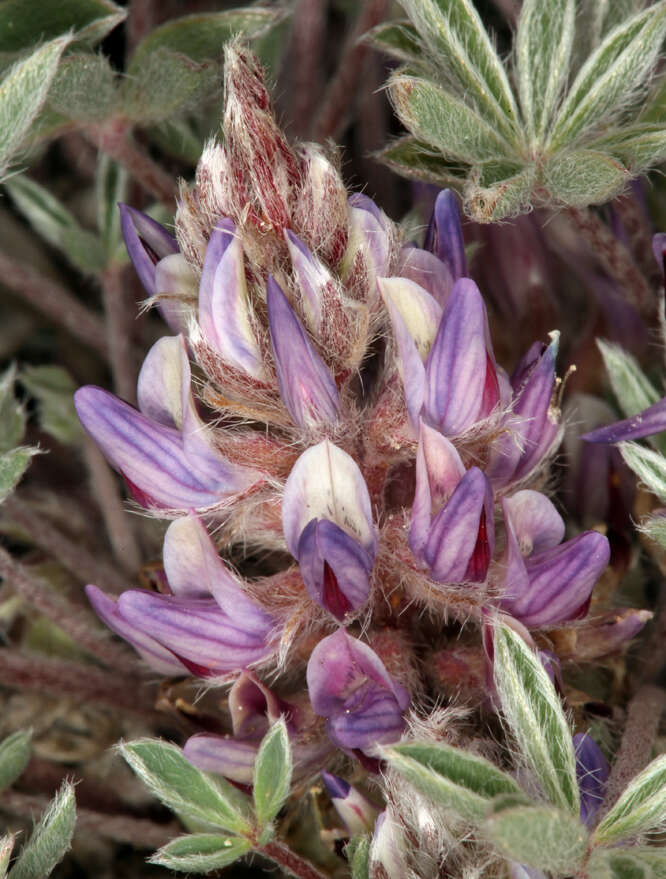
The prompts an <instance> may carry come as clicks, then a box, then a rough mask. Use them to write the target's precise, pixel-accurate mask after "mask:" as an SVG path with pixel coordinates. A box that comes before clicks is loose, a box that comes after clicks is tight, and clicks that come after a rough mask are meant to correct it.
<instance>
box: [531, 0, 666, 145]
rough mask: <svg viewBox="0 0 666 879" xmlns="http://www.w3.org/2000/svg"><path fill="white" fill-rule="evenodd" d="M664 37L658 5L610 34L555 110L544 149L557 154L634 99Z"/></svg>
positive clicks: (662, 8) (665, 10)
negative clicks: (627, 100) (636, 90)
mask: <svg viewBox="0 0 666 879" xmlns="http://www.w3.org/2000/svg"><path fill="white" fill-rule="evenodd" d="M665 34H666V4H665V3H664V2H659V3H657V4H655V5H654V6H651V7H649V9H646V10H645V11H643V12H640V13H638V14H637V15H634V16H632V18H630V19H629V20H628V21H626V22H624V23H623V24H622V25H620V26H619V27H617V28H615V29H614V30H612V31H611V32H610V33H609V34H608V36H607V37H606V38H605V39H604V40H603V42H602V43H601V45H600V46H599V47H598V48H597V49H596V51H595V52H594V53H593V54H592V55H591V56H590V57H589V58H588V59H587V61H586V62H585V64H584V65H583V67H582V68H581V70H580V72H579V74H578V76H577V77H576V79H575V81H574V83H573V84H572V86H571V87H570V89H569V91H568V93H567V96H566V98H565V100H564V102H563V103H562V106H561V107H560V110H559V113H558V116H557V119H556V120H555V122H554V124H553V128H552V131H551V134H550V138H549V142H548V148H549V150H550V151H557V150H559V149H561V148H562V147H564V146H566V145H567V144H570V143H572V142H574V141H575V140H576V138H577V137H578V135H580V134H581V133H582V132H584V131H585V130H586V129H589V128H590V127H591V126H593V125H595V124H596V123H598V122H599V121H601V120H602V119H603V118H604V116H605V115H606V114H607V113H608V112H609V111H612V110H614V109H615V108H616V107H618V106H620V105H622V104H624V103H625V102H626V99H627V98H629V97H631V96H633V93H634V91H635V89H636V88H637V87H639V86H640V85H641V84H643V83H644V81H645V79H646V77H647V75H648V73H649V71H650V70H651V69H652V68H653V66H654V64H655V62H656V60H657V56H658V54H659V51H660V49H661V44H662V42H663V39H664V35H665Z"/></svg>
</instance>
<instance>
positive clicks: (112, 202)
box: [95, 153, 128, 260]
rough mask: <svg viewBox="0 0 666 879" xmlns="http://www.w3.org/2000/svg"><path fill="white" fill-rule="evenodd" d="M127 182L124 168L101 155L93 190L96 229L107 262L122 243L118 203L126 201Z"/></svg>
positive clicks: (103, 154)
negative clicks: (95, 203) (95, 207)
mask: <svg viewBox="0 0 666 879" xmlns="http://www.w3.org/2000/svg"><path fill="white" fill-rule="evenodd" d="M127 181H128V174H127V171H126V170H125V168H123V167H122V165H119V164H118V163H117V162H115V161H114V160H113V159H112V158H110V157H109V156H107V155H106V154H105V153H102V154H101V155H100V158H99V161H98V164H97V177H96V180H95V184H96V186H95V189H96V195H97V229H98V231H99V235H100V238H101V239H102V244H103V246H104V250H105V251H106V255H107V260H111V259H112V258H113V255H114V253H115V252H116V251H117V250H118V248H119V246H120V243H121V241H122V233H121V231H120V211H119V210H118V202H124V201H125V200H126V199H127Z"/></svg>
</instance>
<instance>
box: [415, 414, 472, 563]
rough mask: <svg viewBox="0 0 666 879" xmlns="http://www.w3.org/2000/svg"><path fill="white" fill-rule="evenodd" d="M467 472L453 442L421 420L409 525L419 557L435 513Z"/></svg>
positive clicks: (416, 553)
mask: <svg viewBox="0 0 666 879" xmlns="http://www.w3.org/2000/svg"><path fill="white" fill-rule="evenodd" d="M464 475H465V465H464V464H463V462H462V460H461V458H460V455H459V454H458V451H457V449H456V448H455V446H454V445H453V443H451V442H449V440H447V439H446V437H445V436H442V434H441V433H439V431H437V430H433V428H432V427H428V426H427V425H426V424H424V423H423V422H421V424H420V429H419V446H418V450H417V452H416V490H415V492H414V502H413V504H412V519H411V525H410V529H409V546H410V548H411V550H412V552H413V553H414V555H415V556H417V557H418V558H420V557H421V555H422V553H423V549H424V547H425V544H426V542H427V540H428V532H429V531H430V525H431V523H432V517H433V515H434V514H435V513H436V512H437V511H439V510H440V509H441V508H442V507H443V506H444V504H445V503H446V502H447V501H448V499H449V498H450V497H451V495H452V494H453V492H454V491H455V488H456V486H457V485H458V483H459V482H460V480H461V479H462V477H463V476H464Z"/></svg>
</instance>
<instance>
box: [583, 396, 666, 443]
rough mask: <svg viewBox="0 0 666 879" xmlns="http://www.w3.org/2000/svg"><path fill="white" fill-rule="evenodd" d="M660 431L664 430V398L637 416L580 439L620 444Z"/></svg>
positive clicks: (665, 408)
mask: <svg viewBox="0 0 666 879" xmlns="http://www.w3.org/2000/svg"><path fill="white" fill-rule="evenodd" d="M662 430H666V397H663V398H662V399H661V400H659V402H657V403H654V404H653V405H652V406H648V408H647V409H643V411H642V412H639V413H638V415H633V416H632V417H631V418H626V419H625V420H624V421H616V422H615V423H614V424H609V425H608V426H607V427H599V428H597V430H593V431H591V432H590V433H585V434H583V436H582V439H584V440H586V441H587V442H588V443H620V442H624V441H625V440H632V439H642V438H643V437H646V436H652V434H654V433H661V431H662Z"/></svg>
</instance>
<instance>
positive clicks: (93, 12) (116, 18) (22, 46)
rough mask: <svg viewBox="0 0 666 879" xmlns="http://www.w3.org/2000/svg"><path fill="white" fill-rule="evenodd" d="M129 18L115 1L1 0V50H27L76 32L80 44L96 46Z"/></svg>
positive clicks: (76, 40) (75, 37) (9, 51)
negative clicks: (35, 1) (29, 0)
mask: <svg viewBox="0 0 666 879" xmlns="http://www.w3.org/2000/svg"><path fill="white" fill-rule="evenodd" d="M126 17H127V10H126V9H123V8H122V6H117V5H116V4H115V3H112V2H111V0H41V2H39V3H26V2H25V0H3V2H2V3H0V53H3V54H4V53H15V52H21V51H24V50H26V49H28V48H30V47H31V46H34V45H35V44H41V43H43V42H45V41H46V40H52V39H54V38H55V37H59V36H60V35H61V34H64V33H65V32H66V31H69V30H71V31H73V32H74V40H75V42H77V43H86V44H88V45H91V46H92V45H94V44H95V43H98V42H99V41H100V40H102V39H104V37H105V36H106V34H107V33H109V31H111V30H113V28H114V27H116V25H118V24H120V22H121V21H123V20H124V19H125V18H126Z"/></svg>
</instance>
